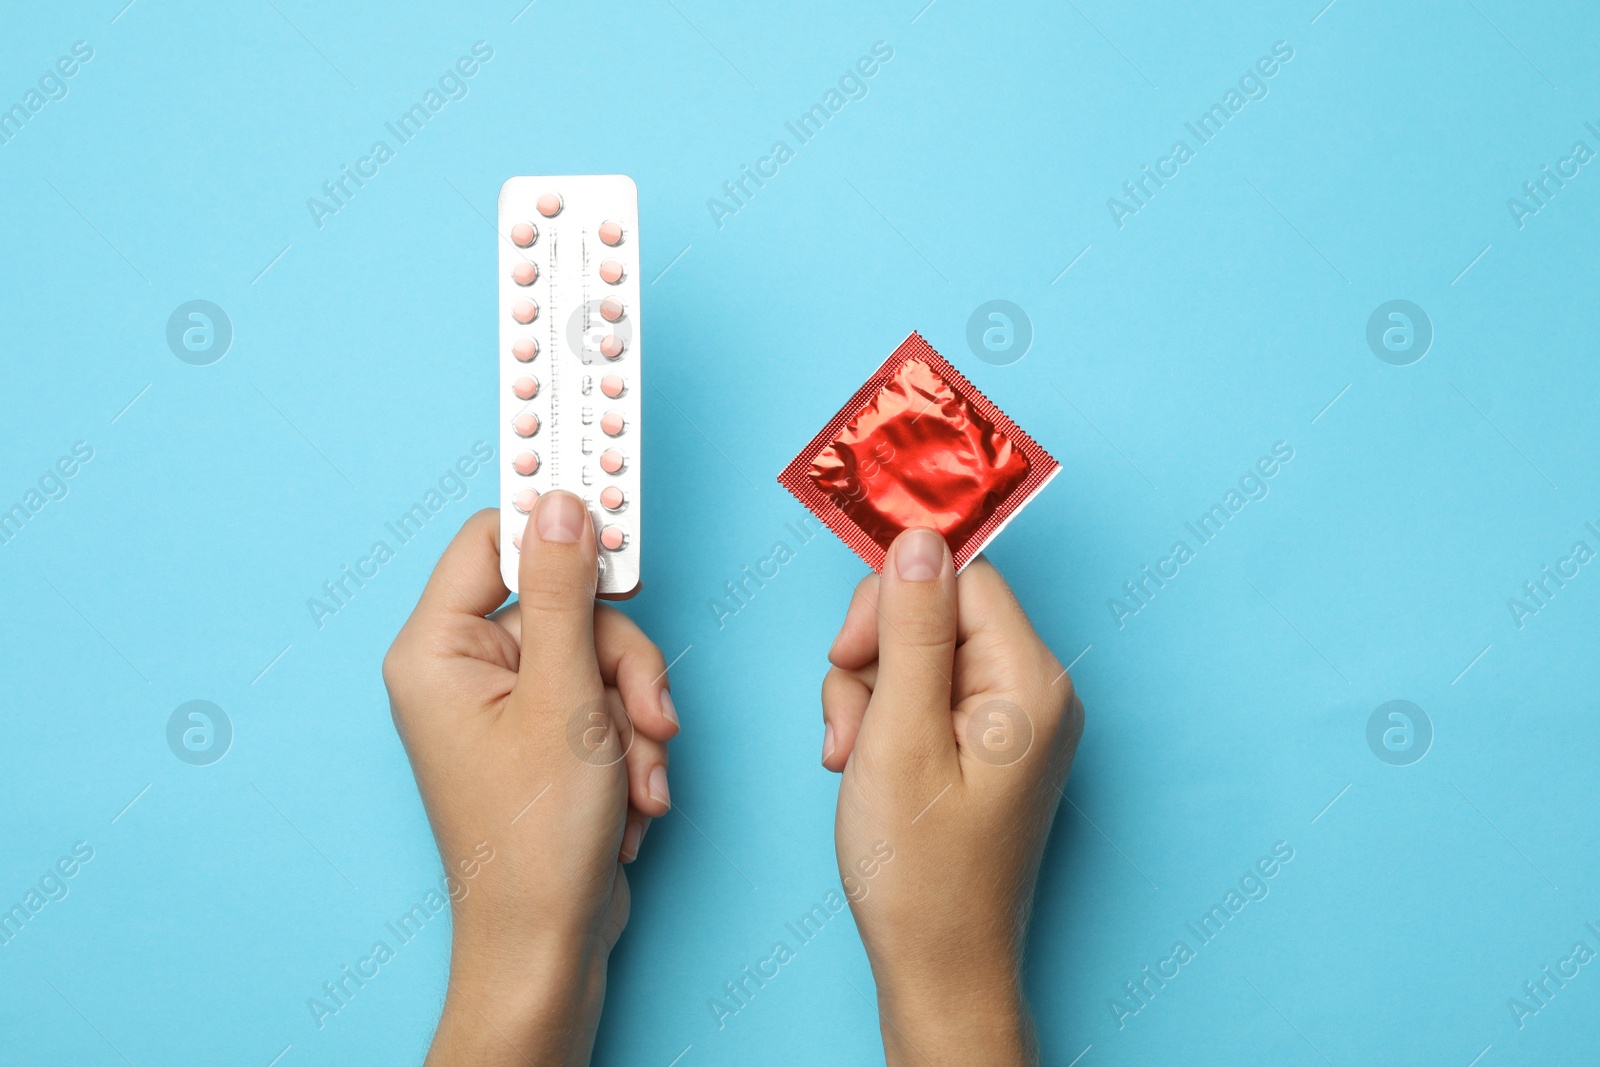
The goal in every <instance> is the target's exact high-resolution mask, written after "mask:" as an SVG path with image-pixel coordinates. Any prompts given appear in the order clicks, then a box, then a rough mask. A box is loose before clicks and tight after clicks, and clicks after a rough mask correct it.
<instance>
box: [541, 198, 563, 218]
mask: <svg viewBox="0 0 1600 1067" xmlns="http://www.w3.org/2000/svg"><path fill="white" fill-rule="evenodd" d="M538 207H539V214H541V215H543V216H544V217H545V218H547V219H553V218H555V217H556V216H557V215H559V214H561V197H560V195H559V194H557V193H545V194H544V195H543V196H541V197H539V204H538Z"/></svg>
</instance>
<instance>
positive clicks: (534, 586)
mask: <svg viewBox="0 0 1600 1067" xmlns="http://www.w3.org/2000/svg"><path fill="white" fill-rule="evenodd" d="M592 596H593V593H592V591H591V590H590V589H589V588H588V587H587V586H586V584H585V582H584V579H583V577H582V576H580V575H578V574H576V573H574V572H573V571H571V570H567V569H557V568H553V567H538V568H533V569H532V570H531V571H529V572H527V573H524V574H523V575H522V580H521V581H520V582H519V583H518V589H517V597H518V599H520V600H521V601H522V602H523V604H524V605H526V606H527V607H528V608H529V609H530V610H533V611H569V610H572V609H574V608H577V607H581V608H583V609H584V610H585V611H587V610H589V602H590V600H591V598H592Z"/></svg>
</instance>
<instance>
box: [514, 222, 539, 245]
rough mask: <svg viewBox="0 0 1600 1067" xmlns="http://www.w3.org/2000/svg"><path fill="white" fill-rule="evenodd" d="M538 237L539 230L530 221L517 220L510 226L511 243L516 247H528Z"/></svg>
mask: <svg viewBox="0 0 1600 1067" xmlns="http://www.w3.org/2000/svg"><path fill="white" fill-rule="evenodd" d="M538 239H539V231H538V230H537V229H535V228H534V225H533V223H531V222H519V223H517V224H516V225H515V226H513V227H511V243H512V244H514V245H516V246H517V247H518V248H528V247H530V246H531V245H532V244H533V242H535V241H537V240H538Z"/></svg>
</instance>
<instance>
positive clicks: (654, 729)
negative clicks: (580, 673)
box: [594, 605, 678, 741]
mask: <svg viewBox="0 0 1600 1067" xmlns="http://www.w3.org/2000/svg"><path fill="white" fill-rule="evenodd" d="M594 650H595V655H596V657H597V658H598V661H599V664H600V680H601V681H602V682H604V683H605V684H606V685H614V686H616V687H617V689H618V691H619V692H621V693H622V703H623V706H624V707H626V708H627V711H628V719H629V720H630V721H631V722H632V723H633V726H634V729H636V730H638V731H639V732H640V733H642V734H644V735H645V736H646V737H653V738H655V739H656V740H657V741H668V740H671V739H672V738H673V736H675V735H676V734H677V732H678V709H677V708H676V707H675V706H674V705H673V703H672V694H671V693H669V692H668V691H667V664H666V661H665V660H664V659H663V658H662V655H661V650H660V649H659V648H657V647H656V646H655V643H654V642H653V641H651V640H650V639H649V638H648V637H646V636H645V635H644V631H643V630H641V629H639V626H638V624H637V623H635V622H634V621H633V620H632V619H630V618H628V616H626V615H624V614H623V613H622V612H620V611H618V610H616V609H615V608H609V607H605V606H603V605H596V607H595V611H594Z"/></svg>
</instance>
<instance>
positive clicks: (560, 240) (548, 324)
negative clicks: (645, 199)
mask: <svg viewBox="0 0 1600 1067" xmlns="http://www.w3.org/2000/svg"><path fill="white" fill-rule="evenodd" d="M499 230H500V258H499V265H500V271H499V289H498V293H499V299H498V303H497V311H498V314H499V316H500V355H499V366H500V465H501V466H500V570H501V575H502V577H504V578H505V582H506V586H507V588H510V589H513V590H514V589H516V588H517V561H518V558H519V550H520V548H521V540H522V531H523V529H524V527H525V526H526V524H527V521H528V512H529V511H530V510H531V509H532V508H533V505H534V503H535V501H537V500H538V499H539V494H541V493H544V492H548V491H549V490H551V489H565V490H566V491H568V492H571V493H575V494H577V495H578V496H580V497H582V498H583V501H584V503H585V504H586V505H587V506H588V508H589V515H590V517H591V519H592V520H593V522H594V528H595V532H596V534H597V536H598V539H599V542H600V576H599V583H598V586H597V592H598V594H599V595H601V596H606V597H611V598H622V597H627V596H630V595H632V594H633V593H634V592H635V591H636V590H637V589H638V586H639V515H640V508H639V484H640V449H639V444H640V441H641V436H640V433H639V415H640V412H641V410H642V408H643V404H642V401H641V398H642V390H643V385H644V382H643V377H642V374H641V371H642V369H643V360H642V355H643V353H642V350H641V349H642V346H641V344H640V325H639V265H640V262H641V261H640V255H639V191H638V187H637V186H636V185H634V182H633V179H632V178H629V177H628V176H627V175H624V174H590V175H569V176H565V177H518V178H512V179H510V180H508V181H507V182H506V183H505V185H503V186H502V187H501V189H500V225H499Z"/></svg>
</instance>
